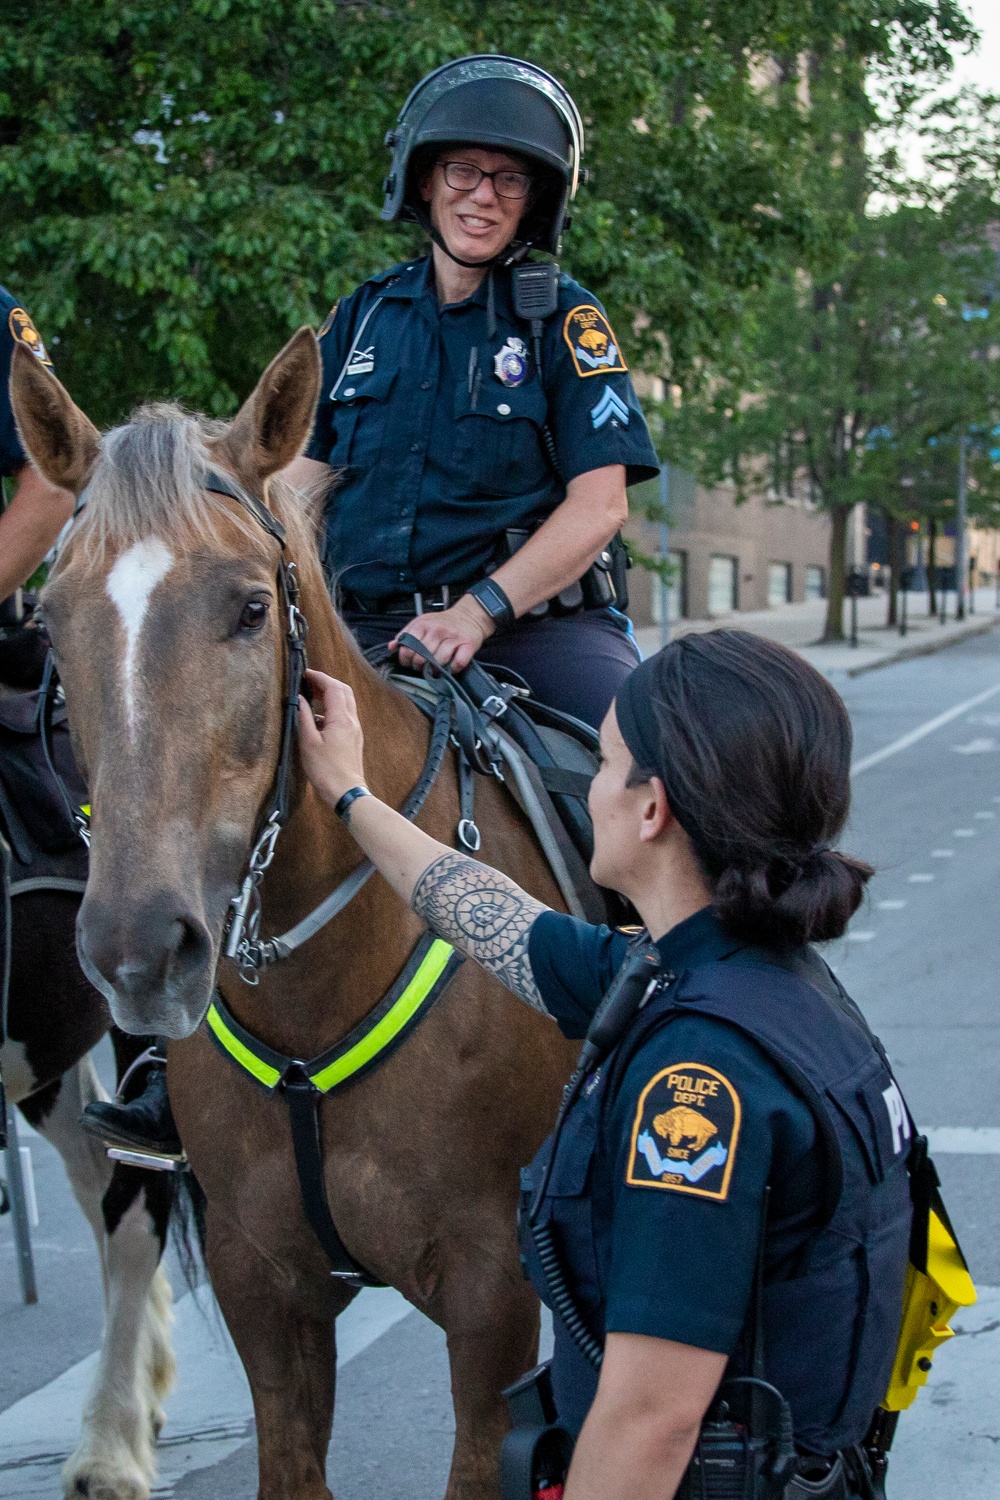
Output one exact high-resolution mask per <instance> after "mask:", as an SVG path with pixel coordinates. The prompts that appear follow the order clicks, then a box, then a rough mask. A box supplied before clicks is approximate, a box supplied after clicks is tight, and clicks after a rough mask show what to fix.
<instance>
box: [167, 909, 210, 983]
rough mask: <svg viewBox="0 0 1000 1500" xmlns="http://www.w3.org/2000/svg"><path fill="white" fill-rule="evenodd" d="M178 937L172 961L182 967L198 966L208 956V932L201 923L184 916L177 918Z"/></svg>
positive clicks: (187, 968)
mask: <svg viewBox="0 0 1000 1500" xmlns="http://www.w3.org/2000/svg"><path fill="white" fill-rule="evenodd" d="M177 927H178V929H179V937H178V941H177V944H176V946H175V948H174V961H175V963H176V964H177V965H178V966H179V967H180V968H182V969H186V970H191V969H194V968H200V966H201V965H202V964H203V963H205V961H206V959H207V958H208V956H209V948H210V944H209V940H208V933H207V932H206V930H205V927H204V925H203V924H201V923H198V922H193V921H190V920H188V919H187V918H185V917H179V918H178V919H177Z"/></svg>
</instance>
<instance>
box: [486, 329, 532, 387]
mask: <svg viewBox="0 0 1000 1500" xmlns="http://www.w3.org/2000/svg"><path fill="white" fill-rule="evenodd" d="M493 373H494V375H495V376H496V378H497V379H498V380H499V382H500V384H501V385H520V384H521V382H522V380H523V379H524V377H525V376H526V375H527V373H528V348H527V345H526V344H525V342H524V340H523V339H518V338H514V337H511V338H509V339H508V340H507V342H506V343H505V344H504V346H503V348H502V349H499V350H498V351H497V353H496V354H494V356H493Z"/></svg>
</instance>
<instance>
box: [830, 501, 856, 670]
mask: <svg viewBox="0 0 1000 1500" xmlns="http://www.w3.org/2000/svg"><path fill="white" fill-rule="evenodd" d="M849 515H850V506H848V505H831V507H830V566H829V569H828V578H827V591H826V628H825V629H824V631H823V639H824V641H842V640H843V639H844V575H845V571H846V567H847V518H848V516H849Z"/></svg>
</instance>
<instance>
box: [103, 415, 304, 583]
mask: <svg viewBox="0 0 1000 1500" xmlns="http://www.w3.org/2000/svg"><path fill="white" fill-rule="evenodd" d="M228 426H229V424H228V423H226V422H217V421H213V420H212V419H210V418H209V417H205V416H202V415H200V414H197V413H192V412H188V411H185V410H184V409H183V408H182V407H180V406H177V405H175V404H174V403H173V402H156V403H153V404H150V405H148V406H140V407H138V408H137V409H136V410H135V411H134V412H133V413H132V416H131V417H130V418H129V420H128V422H126V423H124V424H123V425H122V426H121V427H112V428H111V429H110V431H108V432H106V433H105V434H104V435H103V437H102V439H101V450H100V457H99V458H98V461H97V466H96V468H95V469H94V472H93V474H92V476H91V478H90V482H89V484H88V485H87V489H86V504H85V505H84V507H83V510H82V511H81V513H80V515H79V517H78V518H77V521H76V524H75V526H74V528H73V538H74V541H79V543H80V544H81V546H82V548H83V552H84V555H85V556H86V558H87V559H88V561H89V562H90V563H97V562H99V561H100V560H101V559H102V558H103V557H104V556H105V554H106V552H107V549H108V547H109V546H113V547H115V548H116V549H121V548H123V547H128V546H131V545H132V544H133V543H134V542H139V541H142V540H143V538H145V537H149V536H157V537H159V538H160V539H161V540H162V541H164V542H166V543H167V544H168V545H170V546H172V547H173V548H175V549H176V550H178V551H188V550H190V549H191V548H193V547H197V546H199V545H202V546H206V545H211V544H212V543H213V542H215V543H217V542H218V533H219V521H220V519H221V518H222V517H225V518H226V519H227V520H228V521H230V522H231V523H233V524H235V525H236V526H237V527H238V528H239V530H241V531H242V532H243V534H244V535H245V536H246V537H247V538H248V540H251V541H259V540H260V539H261V538H262V535H263V533H262V532H261V529H260V527H259V526H258V525H257V524H256V523H255V522H254V521H253V520H252V519H251V518H250V516H249V515H247V514H246V513H245V512H242V511H240V510H239V509H237V508H234V507H233V505H232V503H231V502H227V501H226V499H225V497H224V496H222V495H217V494H215V493H214V492H212V491H210V490H205V489H202V488H201V483H200V481H201V476H202V475H203V474H204V473H205V471H206V470H208V469H211V468H213V467H219V465H218V464H217V461H216V460H215V459H214V458H213V454H212V451H211V447H212V446H214V445H215V444H217V443H218V442H219V440H220V439H221V438H224V437H225V435H226V432H227V430H228ZM227 477H229V478H230V479H232V480H233V482H234V484H235V487H236V488H237V489H239V488H240V484H239V481H238V480H236V478H235V476H234V475H233V474H232V473H231V472H230V471H228V470H227ZM267 502H268V505H269V506H270V508H271V509H272V510H273V512H274V514H275V515H276V516H277V517H278V519H279V520H280V521H281V522H282V524H283V525H284V527H285V529H286V531H287V532H288V541H289V547H290V550H291V552H292V553H293V554H294V555H295V556H297V557H298V558H300V559H302V560H303V561H305V560H306V559H307V558H310V557H312V558H314V559H315V557H316V531H315V525H316V506H315V503H314V500H313V498H312V497H310V496H308V495H305V494H303V493H301V492H300V491H299V490H296V489H293V487H292V486H291V485H289V484H287V483H286V482H285V481H284V480H281V479H278V478H273V477H272V478H271V479H270V480H269V481H268V483H267Z"/></svg>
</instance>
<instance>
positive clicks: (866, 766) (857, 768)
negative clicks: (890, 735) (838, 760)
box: [851, 682, 1000, 776]
mask: <svg viewBox="0 0 1000 1500" xmlns="http://www.w3.org/2000/svg"><path fill="white" fill-rule="evenodd" d="M997 693H1000V682H998V683H997V684H996V685H995V686H994V687H991V688H987V689H986V691H985V692H984V693H978V694H977V695H976V697H975V698H968V699H966V701H965V702H964V703H956V705H955V707H954V708H948V709H945V711H944V713H943V714H938V715H937V717H936V718H934V719H928V720H927V723H926V724H920V725H919V726H918V727H917V728H916V729H911V730H910V732H909V734H904V735H902V736H901V737H900V738H899V739H898V740H893V742H892V744H891V745H884V746H883V747H882V749H881V750H875V751H873V752H872V754H871V755H865V756H862V758H861V760H856V761H855V762H854V764H853V766H852V767H851V775H852V776H860V774H861V772H862V771H867V770H870V768H871V767H872V766H877V765H880V764H881V762H882V761H884V760H888V759H889V757H890V755H898V754H899V752H900V751H901V750H908V749H909V748H910V746H911V745H915V744H916V743H917V741H918V740H922V739H924V738H925V737H926V736H927V735H929V734H933V733H934V731H935V729H941V728H943V727H944V725H945V724H950V723H951V722H952V720H953V719H957V718H959V717H960V716H961V715H962V714H964V713H968V711H969V709H970V708H978V706H979V704H980V703H985V702H986V700H987V699H988V698H994V697H996V695H997Z"/></svg>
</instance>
